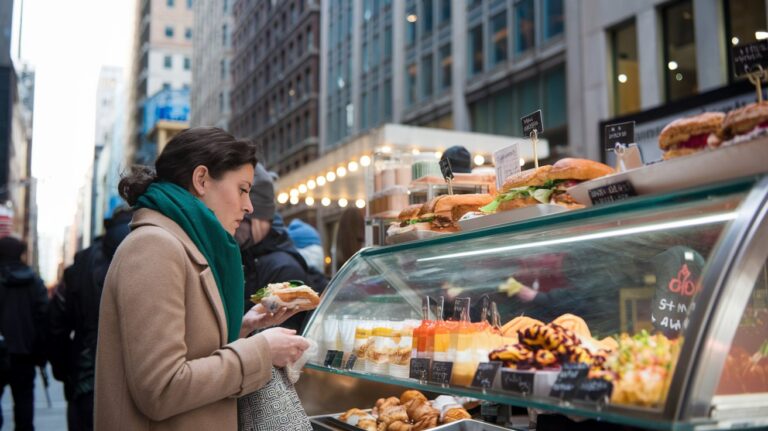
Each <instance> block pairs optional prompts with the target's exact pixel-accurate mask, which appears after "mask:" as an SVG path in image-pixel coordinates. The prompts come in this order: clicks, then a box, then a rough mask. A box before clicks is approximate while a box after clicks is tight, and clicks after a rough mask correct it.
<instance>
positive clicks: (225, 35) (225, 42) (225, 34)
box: [221, 24, 229, 47]
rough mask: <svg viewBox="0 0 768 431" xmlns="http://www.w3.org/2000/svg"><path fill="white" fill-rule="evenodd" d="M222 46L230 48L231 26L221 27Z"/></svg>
mask: <svg viewBox="0 0 768 431" xmlns="http://www.w3.org/2000/svg"><path fill="white" fill-rule="evenodd" d="M221 44H222V46H224V47H227V46H229V26H228V25H226V24H223V25H222V26H221Z"/></svg>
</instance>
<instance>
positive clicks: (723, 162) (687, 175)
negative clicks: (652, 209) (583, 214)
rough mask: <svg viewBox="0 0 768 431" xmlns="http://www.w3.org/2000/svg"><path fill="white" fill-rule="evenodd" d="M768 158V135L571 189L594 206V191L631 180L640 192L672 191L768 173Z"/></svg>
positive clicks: (574, 195) (607, 177) (615, 175)
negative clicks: (592, 193)
mask: <svg viewBox="0 0 768 431" xmlns="http://www.w3.org/2000/svg"><path fill="white" fill-rule="evenodd" d="M766 160H768V137H763V138H759V139H755V140H753V141H749V142H744V143H740V144H735V145H730V146H727V147H721V148H718V149H715V150H705V151H702V152H700V153H696V154H691V155H689V156H684V157H677V158H674V159H670V160H665V161H663V162H659V163H654V164H652V165H647V166H643V167H641V168H637V169H630V170H628V171H626V172H619V173H616V174H613V175H609V176H606V177H602V178H598V179H595V180H592V181H586V182H583V183H581V184H578V185H576V186H573V187H571V188H569V189H568V194H570V195H571V196H572V197H573V198H574V199H575V200H576V201H577V202H578V203H580V204H583V205H586V206H592V201H591V200H590V198H589V191H590V190H592V189H595V188H598V187H603V186H607V185H610V184H616V183H620V182H622V181H627V180H629V182H631V183H632V186H633V187H634V189H635V192H637V194H638V195H651V194H660V193H668V192H672V191H675V190H683V189H687V188H692V187H698V186H704V185H707V184H714V183H719V182H722V181H727V180H731V179H736V178H741V177H747V176H750V175H756V174H761V173H765V172H768V163H766Z"/></svg>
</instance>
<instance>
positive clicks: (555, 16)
mask: <svg viewBox="0 0 768 431" xmlns="http://www.w3.org/2000/svg"><path fill="white" fill-rule="evenodd" d="M564 21H565V20H564V14H563V0H544V23H543V24H544V40H549V39H551V38H553V37H555V36H559V35H561V34H563V22H564Z"/></svg>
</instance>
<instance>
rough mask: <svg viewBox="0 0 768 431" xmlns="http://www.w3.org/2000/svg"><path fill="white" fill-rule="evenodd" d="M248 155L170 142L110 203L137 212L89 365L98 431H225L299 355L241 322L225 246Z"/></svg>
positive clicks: (221, 146)
mask: <svg viewBox="0 0 768 431" xmlns="http://www.w3.org/2000/svg"><path fill="white" fill-rule="evenodd" d="M255 165H256V158H255V155H254V149H253V148H252V147H251V146H250V145H249V144H248V143H246V142H243V141H238V140H236V139H235V138H233V137H232V136H231V135H229V134H228V133H226V132H224V131H222V130H220V129H215V128H195V129H189V130H186V131H184V132H181V133H180V134H179V135H177V136H176V137H174V138H173V139H172V140H171V141H170V142H169V143H168V145H167V146H166V147H165V149H164V150H163V152H162V154H160V156H159V157H158V159H157V161H156V163H155V167H156V173H153V172H152V171H151V170H149V169H147V168H137V169H134V170H133V172H132V173H131V174H130V175H129V176H127V177H125V178H123V179H122V180H121V181H120V184H119V189H120V195H121V196H122V197H123V198H124V199H125V200H126V201H127V202H128V203H129V204H130V205H132V206H134V207H135V208H136V209H137V211H136V213H135V215H134V218H133V222H132V226H131V227H132V232H131V233H130V234H129V235H128V237H127V238H126V239H125V240H124V241H123V243H122V244H121V246H120V247H119V248H118V250H117V252H116V254H115V257H114V259H113V261H112V264H111V265H110V268H109V272H108V274H107V279H106V281H105V284H104V292H103V295H102V300H101V309H100V314H99V316H100V320H99V335H98V340H99V341H98V349H97V356H96V388H95V421H96V423H95V425H96V429H99V430H132V431H133V430H149V429H152V430H184V431H189V430H207V429H216V430H236V429H237V397H239V396H242V395H244V394H248V393H251V392H253V391H254V390H256V389H258V388H260V387H261V386H263V385H264V384H265V383H267V382H268V381H269V380H270V378H271V377H272V366H273V365H274V366H276V367H283V366H285V365H286V364H287V363H288V362H294V361H296V360H297V359H298V358H299V357H300V356H301V354H302V352H303V351H304V350H305V349H306V348H307V347H308V343H307V342H306V340H304V339H303V338H301V337H299V336H297V335H294V331H289V330H287V329H282V328H272V329H267V330H264V331H262V332H261V333H259V334H258V335H255V336H253V337H250V338H240V337H241V335H242V334H247V333H250V332H251V331H252V330H254V329H257V328H259V327H266V326H271V325H274V324H279V323H280V322H281V321H282V320H284V318H287V317H288V313H287V312H285V311H284V310H283V311H281V312H280V313H279V314H278V315H276V316H273V317H270V316H267V315H266V314H265V313H263V311H264V310H263V309H262V308H258V306H257V307H254V310H252V311H251V312H249V313H248V314H247V315H246V317H245V318H243V314H242V310H243V308H244V304H243V302H244V298H243V270H242V266H241V262H240V252H239V249H238V245H237V243H236V242H235V240H234V238H233V236H232V235H233V234H234V232H235V230H236V229H237V227H238V225H239V224H240V221H241V220H242V219H243V217H244V215H245V214H246V213H250V212H251V211H252V210H253V208H252V206H251V204H250V201H249V198H248V192H249V189H250V187H251V181H252V179H253V172H254V166H255Z"/></svg>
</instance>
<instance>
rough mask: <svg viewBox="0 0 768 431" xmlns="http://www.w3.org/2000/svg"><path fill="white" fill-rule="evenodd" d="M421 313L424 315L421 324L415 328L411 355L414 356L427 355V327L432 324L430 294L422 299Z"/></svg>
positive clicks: (422, 356) (424, 356)
mask: <svg viewBox="0 0 768 431" xmlns="http://www.w3.org/2000/svg"><path fill="white" fill-rule="evenodd" d="M421 313H422V317H423V318H422V320H421V324H420V325H419V326H417V327H416V328H414V330H413V341H412V346H413V349H412V353H411V356H412V357H414V358H426V357H427V352H426V348H427V338H426V337H427V332H428V330H427V328H428V326H429V325H430V324H431V322H430V321H429V296H425V297H424V298H423V299H422V301H421Z"/></svg>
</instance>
